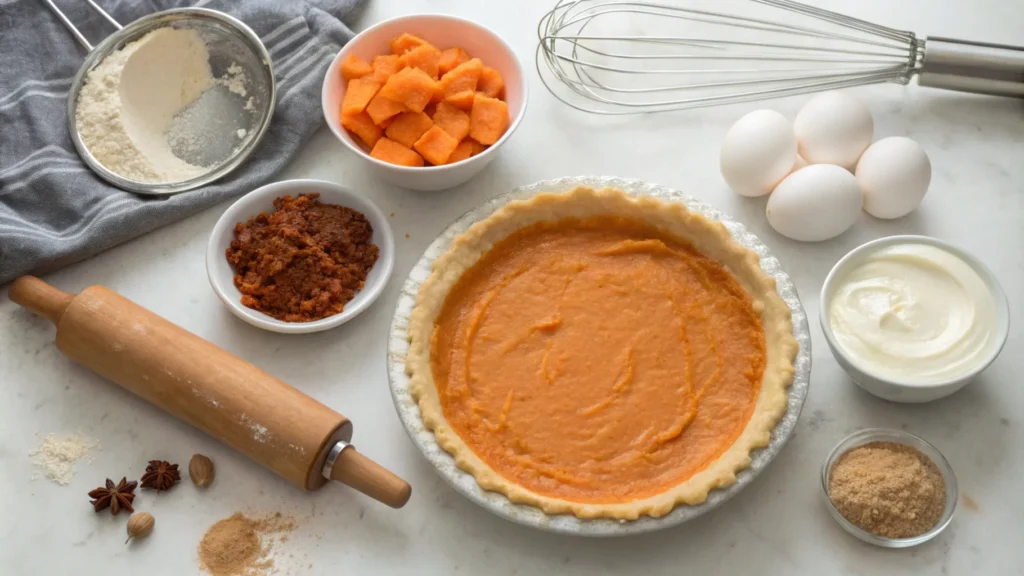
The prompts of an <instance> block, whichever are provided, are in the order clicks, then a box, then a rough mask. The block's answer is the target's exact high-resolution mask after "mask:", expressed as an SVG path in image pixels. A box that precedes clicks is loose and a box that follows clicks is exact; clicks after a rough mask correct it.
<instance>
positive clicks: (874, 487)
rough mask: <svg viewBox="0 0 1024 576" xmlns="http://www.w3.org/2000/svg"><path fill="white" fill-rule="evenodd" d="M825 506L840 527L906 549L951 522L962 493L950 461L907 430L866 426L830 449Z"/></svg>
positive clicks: (825, 471) (823, 484)
mask: <svg viewBox="0 0 1024 576" xmlns="http://www.w3.org/2000/svg"><path fill="white" fill-rule="evenodd" d="M821 487H822V489H823V490H824V492H825V501H826V502H827V506H828V510H829V512H830V513H831V514H832V517H833V518H835V520H836V522H838V523H839V525H840V526H842V527H843V529H844V530H846V531H847V532H849V533H850V534H852V535H854V536H856V537H857V538H859V539H860V540H863V541H864V542H867V543H869V544H874V545H876V546H882V547H884V548H909V547H911V546H916V545H918V544H922V543H924V542H927V541H929V540H931V539H932V538H935V537H936V536H938V535H939V534H940V533H941V532H942V531H943V530H945V529H946V527H947V526H949V523H950V521H951V520H952V519H953V513H954V512H955V511H956V505H957V501H958V500H959V498H960V493H959V488H958V487H957V482H956V476H955V475H954V474H953V469H952V468H951V467H950V465H949V462H948V461H946V459H945V458H944V457H943V456H942V454H941V453H940V452H939V451H938V450H937V449H936V448H935V447H934V446H932V445H931V444H929V443H928V442H925V441H924V440H922V439H921V438H918V437H917V436H914V435H913V434H910V433H908V432H902V431H900V430H886V429H882V428H869V429H866V430H861V431H859V432H855V433H853V434H851V435H849V436H847V437H846V438H844V439H843V440H842V441H840V442H839V444H838V445H837V446H836V447H835V448H834V449H833V450H832V452H831V453H830V454H829V455H828V458H826V459H825V464H824V465H823V466H822V467H821Z"/></svg>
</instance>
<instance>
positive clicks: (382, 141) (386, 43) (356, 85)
mask: <svg viewBox="0 0 1024 576" xmlns="http://www.w3.org/2000/svg"><path fill="white" fill-rule="evenodd" d="M526 99H527V88H526V75H525V73H524V71H523V67H522V64H521V63H520V62H519V59H518V58H516V55H515V53H514V52H513V51H512V48H511V47H510V46H509V45H508V44H507V43H506V42H505V41H504V40H502V39H501V38H500V37H499V36H498V35H497V34H495V33H494V32H492V31H490V30H489V29H487V28H486V27H484V26H482V25H480V24H477V23H475V22H471V21H469V20H465V19H462V18H457V17H455V16H446V15H441V14H421V15H412V16H401V17H398V18H392V19H391V20H386V21H384V22H381V23H380V24H377V25H376V26H373V27H371V28H368V29H367V30H365V31H363V32H362V33H360V34H359V35H357V36H356V37H355V38H353V39H352V40H351V41H350V42H349V43H348V44H346V45H345V47H344V48H342V50H341V51H340V52H339V53H338V55H337V56H336V57H335V58H334V61H333V62H332V63H331V66H330V68H328V70H327V75H326V77H325V78H324V85H323V92H322V103H323V110H324V119H325V120H326V121H327V125H328V126H330V127H331V131H332V132H334V135H335V136H337V137H338V139H339V140H341V142H342V143H343V144H344V145H345V146H347V147H348V148H349V149H351V150H352V151H353V152H354V153H355V154H357V155H358V156H360V157H361V158H363V159H364V160H365V161H366V162H367V164H368V165H370V166H371V167H372V169H373V170H374V171H375V172H376V174H377V175H378V176H379V177H380V178H381V179H383V180H385V181H387V182H390V183H392V184H395V185H398V186H401V187H404V188H411V189H413V190H425V191H426V190H444V189H446V188H451V187H453V186H458V185H459V184H462V183H463V182H466V181H467V180H469V179H470V178H472V177H473V176H474V175H476V174H477V173H478V172H480V171H481V170H483V168H484V167H485V166H487V164H489V163H490V162H491V161H492V160H494V158H495V157H496V155H497V153H498V149H499V148H501V146H502V145H503V144H504V143H505V142H507V141H508V140H509V138H510V137H511V136H512V133H513V132H515V130H516V128H517V127H518V126H519V123H520V122H521V121H522V119H523V115H524V114H525V112H526Z"/></svg>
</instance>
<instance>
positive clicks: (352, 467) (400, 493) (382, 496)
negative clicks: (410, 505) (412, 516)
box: [323, 442, 412, 508]
mask: <svg viewBox="0 0 1024 576" xmlns="http://www.w3.org/2000/svg"><path fill="white" fill-rule="evenodd" d="M323 473H324V476H326V477H327V478H330V479H331V480H336V481H338V482H341V483H342V484H347V485H348V486H351V487H352V488H355V489H356V490H358V491H360V492H362V493H363V494H366V495H367V496H369V497H370V498H373V499H374V500H377V501H380V502H383V503H384V504H387V505H388V506H391V507H392V508H401V507H402V506H405V503H406V502H408V501H409V497H410V496H412V486H409V483H408V482H406V481H405V480H402V479H401V478H399V477H398V476H395V475H394V474H393V473H392V472H391V471H390V470H388V469H387V468H384V467H383V466H381V465H380V464H377V463H376V462H374V461H373V460H370V459H369V458H367V457H366V456H363V455H362V454H360V453H359V452H356V449H355V447H354V446H352V445H351V444H349V443H348V442H338V443H337V444H335V445H334V447H333V448H331V451H330V453H329V454H328V455H327V461H326V462H325V463H324V470H323Z"/></svg>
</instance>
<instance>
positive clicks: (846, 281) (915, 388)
mask: <svg viewBox="0 0 1024 576" xmlns="http://www.w3.org/2000/svg"><path fill="white" fill-rule="evenodd" d="M818 315H819V320H820V322H821V328H822V330H823V331H824V333H825V338H826V340H827V341H828V345H829V348H831V350H832V354H833V356H835V358H836V361H837V362H838V363H839V365H840V366H842V367H843V369H844V370H846V372H847V373H848V374H849V375H850V377H851V378H853V380H854V381H855V382H856V383H857V384H858V385H859V386H860V387H861V388H863V389H865V390H867V391H868V392H870V393H872V394H874V395H875V396H878V397H881V398H884V399H886V400H892V401H895V402H929V401H931V400H936V399H938V398H942V397H945V396H948V395H950V394H952V393H953V392H956V391H957V390H959V389H960V388H963V387H964V386H965V385H966V384H967V383H968V382H970V380H971V379H972V378H973V377H974V376H976V375H977V374H978V373H980V372H981V371H982V370H984V369H985V368H986V367H987V366H988V365H989V364H991V363H992V361H993V360H995V358H996V356H998V355H999V352H1000V351H1001V350H1002V348H1003V345H1004V344H1005V343H1006V338H1007V335H1008V334H1009V318H1010V314H1009V307H1008V305H1007V302H1006V295H1005V294H1004V293H1003V290H1002V288H1001V287H1000V286H999V282H998V280H996V278H995V276H994V275H993V274H992V272H991V271H990V270H989V269H988V267H986V266H985V265H984V264H983V263H982V262H981V261H979V260H978V259H977V258H975V257H974V256H971V255H970V254H968V253H966V252H964V251H963V250H961V249H959V248H957V247H956V246H953V245H951V244H948V243H946V242H943V241H941V240H937V239H935V238H930V237H927V236H890V237H888V238H882V239H879V240H875V241H872V242H868V243H867V244H864V245H862V246H860V247H858V248H856V249H854V250H853V251H852V252H850V253H849V254H847V255H846V256H844V257H843V258H842V259H841V260H840V261H839V262H838V263H837V264H836V265H835V266H834V267H833V268H832V271H831V272H830V273H829V275H828V277H827V278H826V279H825V284H824V286H823V287H822V289H821V299H820V304H819V311H818Z"/></svg>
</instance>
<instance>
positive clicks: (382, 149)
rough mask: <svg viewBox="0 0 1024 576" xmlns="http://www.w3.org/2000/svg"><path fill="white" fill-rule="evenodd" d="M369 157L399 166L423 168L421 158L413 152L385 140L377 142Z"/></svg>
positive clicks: (396, 143)
mask: <svg viewBox="0 0 1024 576" xmlns="http://www.w3.org/2000/svg"><path fill="white" fill-rule="evenodd" d="M370 156H372V157H374V158H376V159H378V160H383V161H385V162H390V163H392V164H398V165H399V166H423V158H422V157H421V156H420V155H419V154H417V153H416V152H415V151H414V150H410V149H408V148H406V147H405V146H402V145H401V144H399V143H398V142H395V141H393V140H389V139H387V138H381V139H380V140H377V144H376V145H375V146H374V147H373V150H371V151H370Z"/></svg>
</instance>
